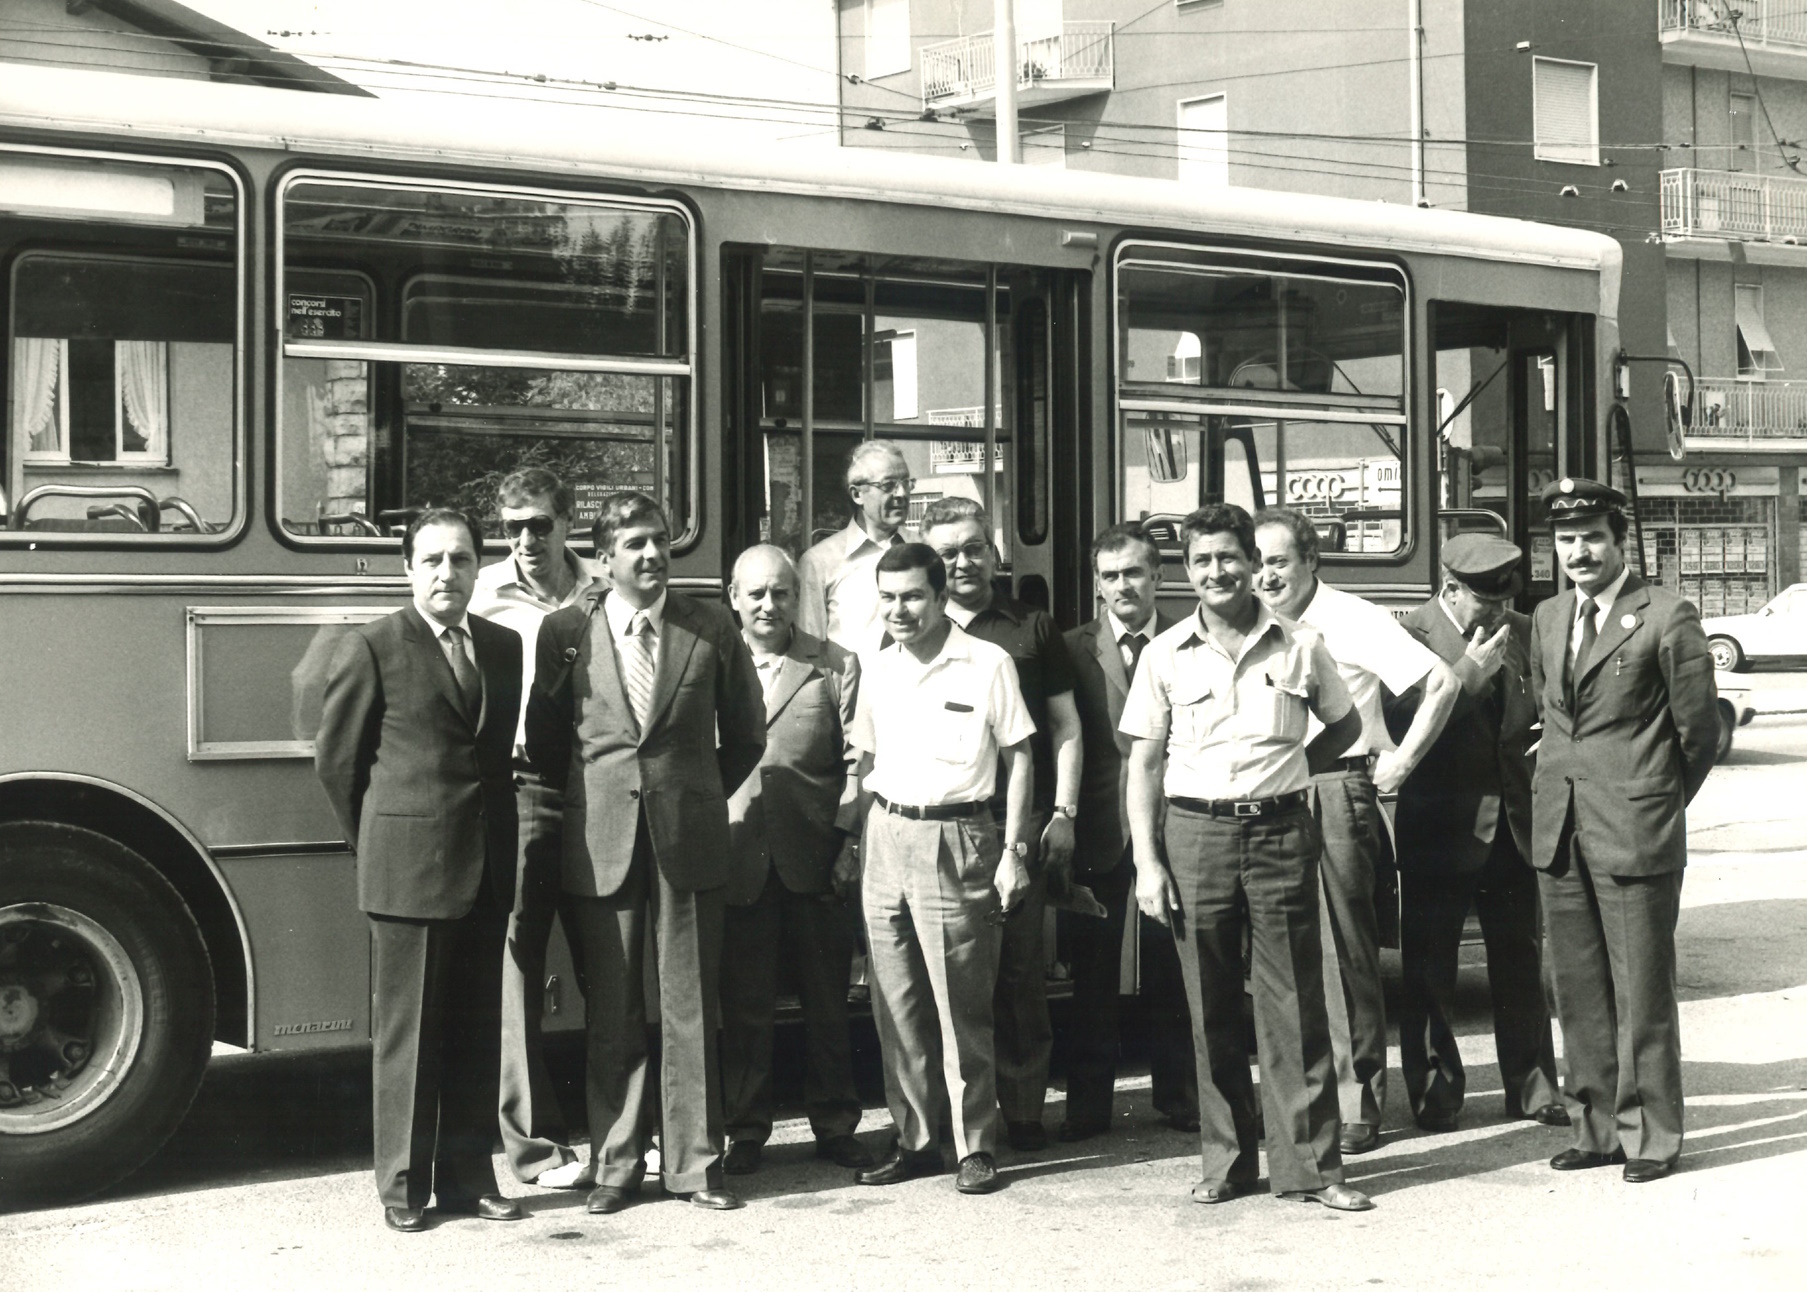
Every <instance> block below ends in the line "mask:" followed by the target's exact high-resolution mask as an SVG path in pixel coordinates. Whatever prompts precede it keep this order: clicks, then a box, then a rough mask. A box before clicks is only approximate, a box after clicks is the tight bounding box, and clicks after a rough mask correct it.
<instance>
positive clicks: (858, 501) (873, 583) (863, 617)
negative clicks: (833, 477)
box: [797, 440, 916, 655]
mask: <svg viewBox="0 0 1807 1292" xmlns="http://www.w3.org/2000/svg"><path fill="white" fill-rule="evenodd" d="M915 486H916V482H915V480H913V479H912V478H911V476H910V466H909V463H907V462H905V461H904V455H903V449H902V448H901V447H899V446H898V445H896V444H894V443H892V442H891V441H890V440H867V441H866V442H865V443H863V444H861V445H860V446H859V447H858V448H857V449H855V450H854V451H853V453H852V455H851V456H849V457H848V459H847V493H848V495H849V496H850V497H851V498H852V499H853V518H852V519H851V520H849V521H848V522H847V528H845V529H843V530H840V531H838V532H836V533H834V534H830V535H829V536H828V537H827V538H825V539H823V540H822V541H821V542H820V543H817V544H816V545H815V546H814V547H812V548H810V549H809V550H808V551H807V552H805V553H804V554H803V559H802V560H801V561H799V562H797V568H798V572H799V573H800V574H801V575H802V576H803V596H802V599H801V603H800V609H799V613H798V616H797V626H798V627H799V628H801V629H802V630H803V631H804V632H806V633H808V634H809V635H810V636H812V637H823V638H827V639H828V640H829V641H831V642H833V643H834V644H835V645H837V646H840V647H843V648H845V649H847V650H850V651H852V652H854V653H855V654H856V655H857V654H862V653H864V652H866V651H869V650H876V649H877V648H878V645H879V641H880V639H881V638H882V637H883V636H884V629H883V627H882V626H881V625H880V623H879V616H878V581H877V577H876V571H877V569H878V558H879V557H881V556H883V555H884V554H885V552H887V551H888V550H889V549H891V548H893V547H895V546H896V545H897V544H899V543H901V542H903V541H904V538H903V535H902V534H901V533H900V532H899V531H900V530H902V529H903V525H904V521H905V520H907V519H908V518H909V515H910V490H911V489H913V488H915Z"/></svg>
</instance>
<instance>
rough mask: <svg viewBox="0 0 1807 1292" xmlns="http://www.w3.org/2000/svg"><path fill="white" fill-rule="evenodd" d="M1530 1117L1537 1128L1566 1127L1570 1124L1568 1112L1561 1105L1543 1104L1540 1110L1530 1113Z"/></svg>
mask: <svg viewBox="0 0 1807 1292" xmlns="http://www.w3.org/2000/svg"><path fill="white" fill-rule="evenodd" d="M1530 1116H1531V1120H1532V1121H1534V1122H1536V1123H1537V1124H1538V1125H1539V1126H1568V1125H1571V1124H1572V1123H1571V1122H1570V1120H1569V1110H1568V1109H1566V1108H1564V1107H1563V1106H1562V1105H1561V1104H1545V1105H1544V1106H1543V1107H1542V1108H1539V1109H1537V1110H1536V1111H1534V1112H1533V1113H1531V1115H1530Z"/></svg>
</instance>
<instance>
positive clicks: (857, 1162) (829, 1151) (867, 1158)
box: [816, 1135, 872, 1171]
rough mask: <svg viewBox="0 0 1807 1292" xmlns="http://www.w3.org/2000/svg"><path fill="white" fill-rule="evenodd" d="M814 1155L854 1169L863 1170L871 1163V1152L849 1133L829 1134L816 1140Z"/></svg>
mask: <svg viewBox="0 0 1807 1292" xmlns="http://www.w3.org/2000/svg"><path fill="white" fill-rule="evenodd" d="M816 1156H817V1157H819V1158H821V1159H822V1160H823V1161H825V1162H833V1163H834V1164H835V1165H836V1166H845V1167H851V1168H852V1169H854V1170H855V1171H863V1170H865V1169H866V1168H867V1167H869V1166H871V1165H872V1154H871V1152H870V1151H869V1150H868V1149H867V1148H866V1146H865V1145H864V1144H862V1143H860V1142H859V1141H858V1140H857V1139H855V1138H854V1137H853V1136H851V1135H829V1136H827V1137H826V1138H823V1139H819V1140H817V1141H816Z"/></svg>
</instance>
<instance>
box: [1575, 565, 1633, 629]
mask: <svg viewBox="0 0 1807 1292" xmlns="http://www.w3.org/2000/svg"><path fill="white" fill-rule="evenodd" d="M1630 577H1631V565H1630V563H1629V562H1628V563H1627V564H1626V566H1625V568H1624V569H1622V570H1620V571H1619V577H1618V578H1616V579H1614V580H1613V581H1612V582H1611V583H1609V584H1607V585H1606V587H1605V588H1604V589H1603V590H1602V591H1601V592H1600V593H1599V594H1598V595H1596V596H1595V597H1594V613H1595V614H1597V615H1603V614H1605V613H1606V612H1607V611H1609V610H1611V609H1612V603H1613V602H1615V601H1617V600H1618V599H1619V594H1620V593H1621V592H1623V591H1624V590H1625V580H1627V579H1629V578H1630ZM1586 600H1587V593H1585V592H1583V591H1582V590H1581V589H1580V588H1576V589H1575V614H1576V615H1577V616H1579V615H1580V614H1581V603H1582V602H1583V601H1586Z"/></svg>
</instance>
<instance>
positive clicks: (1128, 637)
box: [1122, 633, 1148, 682]
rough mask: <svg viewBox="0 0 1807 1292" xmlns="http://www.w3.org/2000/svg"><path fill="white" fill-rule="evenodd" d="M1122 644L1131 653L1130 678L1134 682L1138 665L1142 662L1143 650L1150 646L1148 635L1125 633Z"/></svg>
mask: <svg viewBox="0 0 1807 1292" xmlns="http://www.w3.org/2000/svg"><path fill="white" fill-rule="evenodd" d="M1122 644H1123V646H1124V648H1125V649H1127V650H1128V651H1129V677H1130V681H1132V682H1133V681H1135V678H1136V665H1138V664H1140V663H1141V662H1142V650H1143V648H1144V647H1146V646H1147V645H1148V634H1146V633H1124V634H1123V642H1122Z"/></svg>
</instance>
